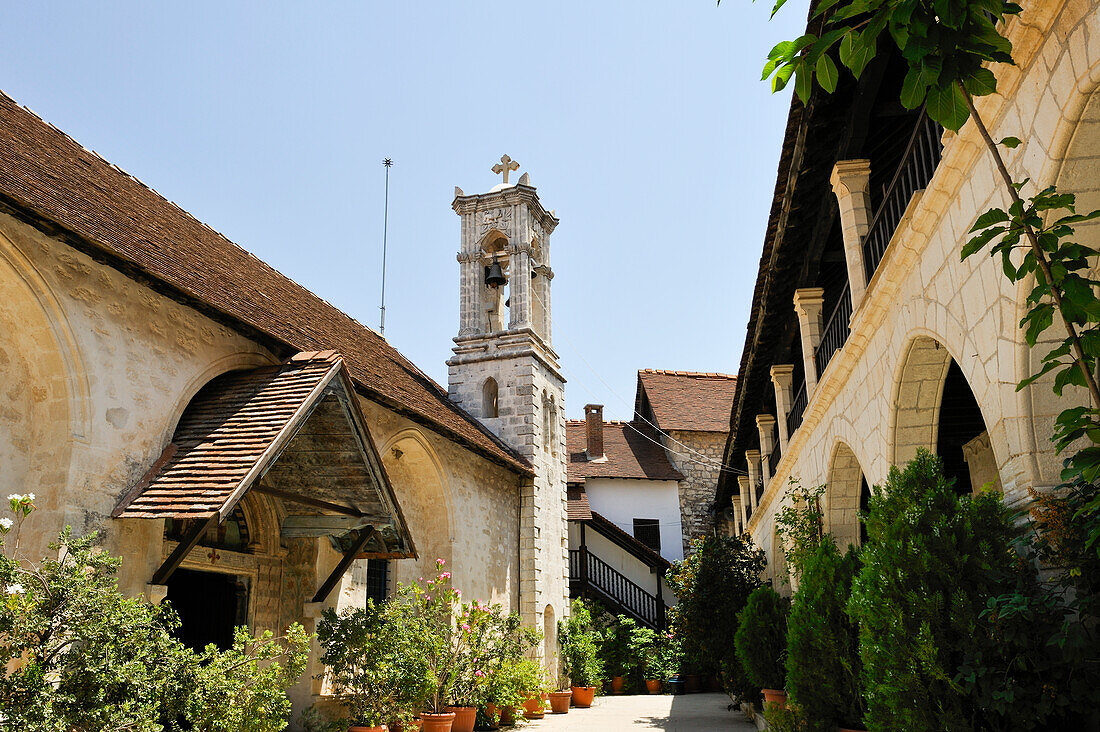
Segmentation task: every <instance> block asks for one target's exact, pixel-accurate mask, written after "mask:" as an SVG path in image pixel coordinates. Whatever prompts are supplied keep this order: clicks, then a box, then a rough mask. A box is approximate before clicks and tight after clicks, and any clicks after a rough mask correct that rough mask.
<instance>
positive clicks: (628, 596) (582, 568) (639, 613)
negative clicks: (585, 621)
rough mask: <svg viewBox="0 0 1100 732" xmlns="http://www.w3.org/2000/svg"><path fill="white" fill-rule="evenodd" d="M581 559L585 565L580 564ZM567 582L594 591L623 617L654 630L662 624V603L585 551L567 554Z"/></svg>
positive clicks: (577, 550)
mask: <svg viewBox="0 0 1100 732" xmlns="http://www.w3.org/2000/svg"><path fill="white" fill-rule="evenodd" d="M582 555H583V556H584V557H586V558H587V560H588V561H587V562H586V563H582V562H583V559H582ZM582 572H583V573H584V574H583V576H582ZM569 579H570V581H579V582H581V583H582V584H583V587H582V589H583V590H596V591H597V593H598V594H600V595H603V596H604V597H605V598H606V599H608V600H610V601H612V602H614V603H616V604H617V605H618V606H619V607H620V609H622V610H625V611H626V612H625V613H624V614H626V615H632V616H634V618H635V619H637V620H640V621H642V622H643V623H645V624H646V625H649V626H651V627H654V628H657V627H659V626H660V625H661V624H662V615H663V613H662V610H663V607H662V606H663V605H664V603H663V602H662V601H660V600H658V599H657V596H656V595H654V594H653V593H651V592H649V591H647V590H646V589H644V588H643V587H641V586H640V585H638V584H637V583H636V582H634V581H633V580H631V579H630V578H629V577H627V576H626V575H624V574H623V573H622V572H620V571H619V570H617V569H615V568H614V567H612V566H611V565H610V564H608V563H607V562H605V561H603V560H602V559H600V558H599V557H597V556H596V555H595V554H593V553H592V552H591V551H588V550H587V549H584V550H581V549H570V550H569Z"/></svg>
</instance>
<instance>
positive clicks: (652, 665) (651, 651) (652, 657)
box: [630, 627, 661, 694]
mask: <svg viewBox="0 0 1100 732" xmlns="http://www.w3.org/2000/svg"><path fill="white" fill-rule="evenodd" d="M630 653H631V655H632V656H633V657H634V659H635V662H636V663H637V666H638V669H639V670H640V671H641V673H642V679H643V680H644V681H645V687H646V691H648V692H649V693H650V694H660V693H661V679H660V678H659V674H660V673H661V669H660V663H659V661H658V659H657V632H656V631H654V630H653V629H652V628H640V627H635V628H634V632H633V633H632V634H631V636H630Z"/></svg>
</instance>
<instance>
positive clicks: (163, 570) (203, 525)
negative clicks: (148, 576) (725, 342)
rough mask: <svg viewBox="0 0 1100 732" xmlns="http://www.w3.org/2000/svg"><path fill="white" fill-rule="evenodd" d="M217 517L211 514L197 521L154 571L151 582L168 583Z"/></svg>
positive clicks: (157, 583) (154, 583) (155, 583)
mask: <svg viewBox="0 0 1100 732" xmlns="http://www.w3.org/2000/svg"><path fill="white" fill-rule="evenodd" d="M216 519H217V516H216V515H215V516H211V517H210V518H208V519H206V520H205V521H203V520H201V519H200V520H198V521H196V522H195V526H194V528H192V529H191V533H190V534H188V535H187V536H185V537H184V538H183V540H182V541H180V543H179V544H177V545H176V548H175V549H174V550H173V551H172V553H171V554H169V555H168V558H167V559H165V560H164V564H162V565H160V569H158V570H157V571H156V572H154V573H153V579H152V580H151V581H150V583H149V584H153V585H163V584H167V583H168V578H169V577H171V576H172V573H173V572H175V571H176V569H177V568H178V567H179V566H180V564H181V563H182V562H183V560H184V559H186V558H187V555H188V554H190V553H191V550H192V549H194V548H195V545H196V544H198V543H199V539H201V538H202V535H203V534H204V533H206V529H207V528H208V527H209V526H210V523H211V522H212V521H214V520H216Z"/></svg>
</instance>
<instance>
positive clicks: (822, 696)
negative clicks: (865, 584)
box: [787, 536, 863, 732]
mask: <svg viewBox="0 0 1100 732" xmlns="http://www.w3.org/2000/svg"><path fill="white" fill-rule="evenodd" d="M800 571H801V580H800V581H799V584H798V592H796V593H795V596H794V598H793V600H792V601H791V614H790V618H789V619H788V620H787V692H788V693H789V694H790V696H791V701H792V703H793V705H795V706H797V707H798V708H799V709H800V711H801V713H802V715H803V716H804V717H805V719H806V724H807V726H808V728H809V729H811V730H820V731H821V732H832V730H834V729H836V728H837V727H848V728H852V727H858V726H859V725H860V722H861V720H862V718H863V696H862V691H861V687H860V673H861V670H862V667H861V665H860V661H859V628H858V626H856V624H855V623H854V622H853V621H852V619H851V618H850V617H849V616H848V612H847V608H848V599H849V597H850V595H851V591H852V581H853V579H854V578H855V575H856V574H857V573H858V571H859V556H858V554H857V552H856V550H855V549H854V548H851V547H849V549H848V552H847V553H846V554H844V555H843V556H842V555H841V554H840V552H839V551H838V550H837V547H836V544H835V543H834V542H833V540H832V537H829V536H825V537H824V539H823V540H822V541H820V542H819V543H818V545H817V547H816V548H815V549H814V550H813V552H812V553H810V554H808V555H806V556H805V557H804V560H803V562H802V565H801V570H800Z"/></svg>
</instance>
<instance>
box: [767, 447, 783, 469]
mask: <svg viewBox="0 0 1100 732" xmlns="http://www.w3.org/2000/svg"><path fill="white" fill-rule="evenodd" d="M780 457H781V453H780V452H779V440H776V441H775V445H774V446H773V447H772V451H771V453H770V454H769V455H768V475H770V476H771V477H773V478H774V477H775V468H776V466H778V465H779V458H780Z"/></svg>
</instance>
